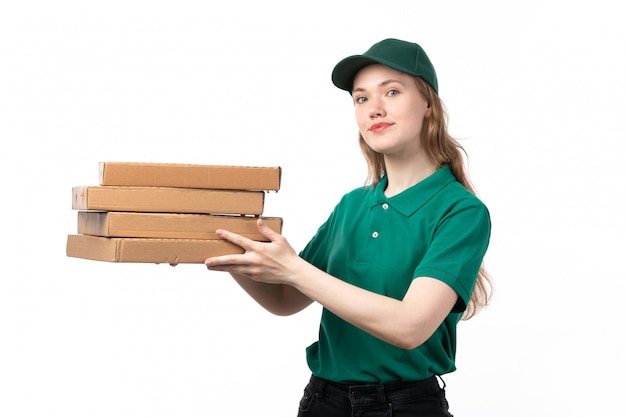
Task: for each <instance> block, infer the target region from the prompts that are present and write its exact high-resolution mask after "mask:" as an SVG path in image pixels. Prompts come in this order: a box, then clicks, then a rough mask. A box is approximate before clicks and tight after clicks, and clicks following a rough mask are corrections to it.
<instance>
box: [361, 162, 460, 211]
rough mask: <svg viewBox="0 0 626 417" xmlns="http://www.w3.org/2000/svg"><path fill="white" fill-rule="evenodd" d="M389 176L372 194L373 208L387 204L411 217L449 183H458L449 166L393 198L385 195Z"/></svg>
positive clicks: (382, 180)
mask: <svg viewBox="0 0 626 417" xmlns="http://www.w3.org/2000/svg"><path fill="white" fill-rule="evenodd" d="M387 181H388V179H387V176H386V175H385V176H383V177H382V178H381V179H380V182H379V183H378V185H377V186H376V189H375V190H374V192H373V193H372V194H371V196H372V197H371V201H370V203H371V207H374V206H377V205H380V204H382V203H387V204H389V205H390V206H391V207H393V208H394V209H395V210H397V211H398V212H400V213H402V214H403V215H405V216H407V217H409V216H411V215H412V214H413V213H415V212H416V211H417V210H419V209H420V208H421V207H422V206H423V205H424V204H426V202H427V201H428V200H430V199H431V198H432V197H433V196H434V195H435V194H437V193H438V192H439V191H441V190H442V189H443V188H444V187H445V186H446V185H448V184H449V183H451V182H453V181H456V178H455V177H454V175H453V174H452V172H451V171H450V167H449V166H448V165H443V166H442V167H441V168H439V169H438V170H437V171H435V172H434V173H433V174H431V175H430V176H428V177H426V178H425V179H423V180H422V181H420V182H418V183H417V184H415V185H414V186H412V187H410V188H408V189H406V190H404V191H403V192H401V193H400V194H397V195H395V196H393V197H390V198H389V197H386V196H385V194H384V191H385V188H387Z"/></svg>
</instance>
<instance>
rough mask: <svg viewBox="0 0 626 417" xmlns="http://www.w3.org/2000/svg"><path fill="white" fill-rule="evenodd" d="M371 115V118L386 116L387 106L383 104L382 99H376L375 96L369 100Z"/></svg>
mask: <svg viewBox="0 0 626 417" xmlns="http://www.w3.org/2000/svg"><path fill="white" fill-rule="evenodd" d="M369 105H370V108H369V115H370V118H372V119H375V118H377V117H384V116H385V114H386V113H385V107H384V106H383V104H382V102H381V100H380V99H375V98H371V99H370V100H369Z"/></svg>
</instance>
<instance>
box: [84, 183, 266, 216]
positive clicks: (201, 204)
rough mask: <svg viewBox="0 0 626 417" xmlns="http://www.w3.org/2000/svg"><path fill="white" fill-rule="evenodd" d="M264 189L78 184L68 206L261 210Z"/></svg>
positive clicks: (213, 211) (232, 211)
mask: <svg viewBox="0 0 626 417" xmlns="http://www.w3.org/2000/svg"><path fill="white" fill-rule="evenodd" d="M264 199H265V192H264V191H243V190H212V189H199V188H171V187H117V186H79V187H73V188H72V209H74V210H103V211H139V212H149V213H159V212H160V213H203V214H250V215H261V214H263V204H264Z"/></svg>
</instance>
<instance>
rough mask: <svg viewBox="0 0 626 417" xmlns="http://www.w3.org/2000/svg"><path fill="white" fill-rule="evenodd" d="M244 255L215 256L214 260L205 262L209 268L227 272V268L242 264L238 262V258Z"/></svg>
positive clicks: (210, 259)
mask: <svg viewBox="0 0 626 417" xmlns="http://www.w3.org/2000/svg"><path fill="white" fill-rule="evenodd" d="M240 256H242V255H224V256H214V257H212V258H207V259H205V260H204V264H205V265H206V266H207V268H211V269H218V268H219V270H225V269H227V268H231V267H233V266H235V265H237V264H239V263H240V262H238V258H239V257H240Z"/></svg>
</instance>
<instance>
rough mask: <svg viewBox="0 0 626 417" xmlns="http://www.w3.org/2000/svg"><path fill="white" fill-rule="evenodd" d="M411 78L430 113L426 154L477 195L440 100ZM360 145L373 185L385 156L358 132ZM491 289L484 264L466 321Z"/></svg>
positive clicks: (424, 133)
mask: <svg viewBox="0 0 626 417" xmlns="http://www.w3.org/2000/svg"><path fill="white" fill-rule="evenodd" d="M414 78H415V82H416V84H417V88H418V90H419V91H420V93H421V94H422V95H423V96H424V98H425V99H426V101H427V102H428V105H429V107H430V109H431V113H430V116H429V117H427V118H425V119H424V124H423V126H422V134H421V139H422V143H423V147H424V149H425V151H426V153H427V155H428V157H429V158H430V159H431V160H432V161H433V162H434V163H435V164H436V165H437V167H441V166H442V165H444V164H447V165H448V166H449V167H450V171H452V174H453V175H454V176H455V177H456V179H457V181H458V182H459V183H461V184H462V185H463V186H464V187H465V188H467V189H468V190H469V191H470V192H471V193H472V194H474V195H476V190H475V189H474V187H473V185H472V183H471V181H470V179H469V175H468V174H467V171H466V168H465V159H464V157H467V153H466V152H465V149H464V148H463V146H461V144H460V143H459V142H458V141H457V140H456V139H454V138H453V137H451V136H450V134H449V133H448V128H447V126H448V116H447V113H446V110H445V108H444V106H443V103H442V101H441V99H440V98H439V96H438V95H437V93H435V91H434V90H433V89H432V87H431V86H430V85H428V83H426V82H425V81H424V80H422V79H421V78H418V77H414ZM359 146H360V147H361V152H362V153H363V156H364V158H365V161H366V162H367V169H368V175H367V180H366V184H370V185H372V186H376V185H377V184H378V183H379V182H380V179H381V178H382V177H383V175H384V174H385V172H386V170H385V159H384V157H383V155H382V154H381V153H378V152H376V151H374V150H373V149H372V148H370V147H369V146H368V145H367V143H366V142H365V140H364V139H363V136H362V135H361V134H359ZM492 290H493V283H492V280H491V277H490V276H489V274H488V273H487V271H486V270H485V266H484V263H483V264H481V266H480V269H479V271H478V276H477V277H476V284H475V285H474V289H473V291H472V296H471V298H470V301H469V303H468V305H467V308H466V310H465V312H464V314H463V320H469V319H470V318H472V317H473V316H475V315H476V314H477V313H478V312H479V311H480V310H481V309H482V308H483V307H485V306H487V304H489V301H490V300H491V296H492Z"/></svg>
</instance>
